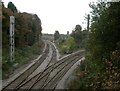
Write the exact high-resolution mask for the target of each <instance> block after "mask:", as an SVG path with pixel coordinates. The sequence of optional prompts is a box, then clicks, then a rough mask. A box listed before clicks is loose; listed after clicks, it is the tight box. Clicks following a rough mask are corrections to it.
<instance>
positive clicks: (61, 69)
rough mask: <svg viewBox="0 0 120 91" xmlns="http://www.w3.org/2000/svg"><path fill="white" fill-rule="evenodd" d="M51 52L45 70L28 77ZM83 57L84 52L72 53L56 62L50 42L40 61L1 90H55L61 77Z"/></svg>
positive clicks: (54, 51) (54, 50)
mask: <svg viewBox="0 0 120 91" xmlns="http://www.w3.org/2000/svg"><path fill="white" fill-rule="evenodd" d="M50 49H52V50H51V55H52V56H51V58H50V60H49V63H48V64H47V66H46V68H45V69H44V70H43V71H41V72H39V73H37V74H35V75H34V76H33V77H31V78H29V76H30V75H31V74H32V73H33V72H34V71H35V70H36V69H37V68H38V67H39V65H41V63H42V62H43V61H44V60H45V58H46V56H47V55H48V52H49V50H50ZM83 56H84V51H78V52H75V53H72V54H70V55H68V56H66V57H63V58H61V59H59V61H57V60H58V59H57V53H56V48H55V47H54V45H53V44H52V43H51V42H47V44H46V49H45V51H44V53H43V55H42V56H41V58H40V60H38V61H36V63H35V64H34V65H33V66H31V67H30V68H29V69H28V70H26V71H25V72H24V73H23V74H21V75H20V76H18V77H17V78H16V79H15V80H14V81H12V82H11V83H9V84H8V85H7V86H6V87H4V88H3V89H2V91H5V90H7V89H13V91H21V89H26V90H27V91H31V90H33V89H39V90H44V89H55V88H56V86H57V84H58V83H59V81H60V80H61V79H62V77H63V76H64V75H65V74H66V73H67V71H68V70H69V69H70V68H71V67H72V66H73V65H74V64H75V63H76V62H77V61H78V60H79V59H81V58H82V57H83ZM27 73H28V74H27Z"/></svg>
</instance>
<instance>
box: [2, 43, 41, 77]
mask: <svg viewBox="0 0 120 91" xmlns="http://www.w3.org/2000/svg"><path fill="white" fill-rule="evenodd" d="M42 46H43V45H42ZM41 51H42V49H41V48H40V47H39V46H38V45H37V44H34V45H33V46H27V47H24V48H21V49H20V48H19V49H17V48H16V49H15V61H14V62H12V63H11V62H10V61H9V60H10V57H9V52H8V50H7V49H3V53H2V54H3V57H2V71H3V72H2V75H3V76H2V77H3V79H5V78H7V77H8V76H9V75H10V74H12V72H13V71H14V70H15V69H16V68H18V67H20V66H22V65H23V64H26V63H28V62H29V61H31V60H33V59H34V58H36V57H37V56H38V55H39V54H40V53H41ZM16 63H17V64H18V66H17V67H13V65H14V64H16Z"/></svg>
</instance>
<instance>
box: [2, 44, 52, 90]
mask: <svg viewBox="0 0 120 91" xmlns="http://www.w3.org/2000/svg"><path fill="white" fill-rule="evenodd" d="M45 45H46V46H45V50H44V51H43V54H42V56H41V57H40V59H39V60H37V61H36V62H35V63H34V64H33V65H32V66H30V67H29V68H28V69H27V70H25V71H24V72H23V73H22V74H20V75H19V76H18V77H17V78H15V79H14V80H13V81H11V82H10V83H9V84H7V85H6V86H5V87H3V89H2V91H5V89H15V88H16V87H17V86H19V85H20V84H22V83H23V82H24V81H25V80H26V79H27V78H28V77H29V76H30V75H31V74H32V73H33V72H34V71H35V70H36V69H37V68H38V67H39V66H40V65H41V63H42V62H43V61H44V60H45V58H46V56H47V55H48V53H49V48H50V44H49V43H45Z"/></svg>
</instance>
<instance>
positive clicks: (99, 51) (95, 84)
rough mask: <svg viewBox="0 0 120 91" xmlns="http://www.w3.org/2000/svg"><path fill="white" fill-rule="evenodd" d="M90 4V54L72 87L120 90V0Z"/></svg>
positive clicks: (81, 66) (83, 62) (87, 52)
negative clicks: (117, 0)
mask: <svg viewBox="0 0 120 91" xmlns="http://www.w3.org/2000/svg"><path fill="white" fill-rule="evenodd" d="M89 6H90V8H92V11H91V18H92V20H91V27H90V32H89V37H88V41H87V45H86V57H85V60H84V61H82V62H81V65H80V66H79V70H80V71H79V72H78V73H77V74H79V75H78V77H77V78H76V80H74V83H73V84H71V86H70V89H80V90H84V89H120V79H119V78H120V13H119V12H120V2H114V3H113V2H105V1H98V2H96V3H95V2H94V3H90V4H89ZM83 73H84V74H83ZM81 75H82V76H81ZM75 84H77V85H75Z"/></svg>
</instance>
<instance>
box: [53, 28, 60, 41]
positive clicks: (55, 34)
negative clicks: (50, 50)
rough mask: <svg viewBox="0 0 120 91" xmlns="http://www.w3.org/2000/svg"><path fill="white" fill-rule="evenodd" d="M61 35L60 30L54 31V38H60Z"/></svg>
mask: <svg viewBox="0 0 120 91" xmlns="http://www.w3.org/2000/svg"><path fill="white" fill-rule="evenodd" d="M59 37H60V34H59V31H57V30H56V31H55V33H54V40H57V39H59Z"/></svg>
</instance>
